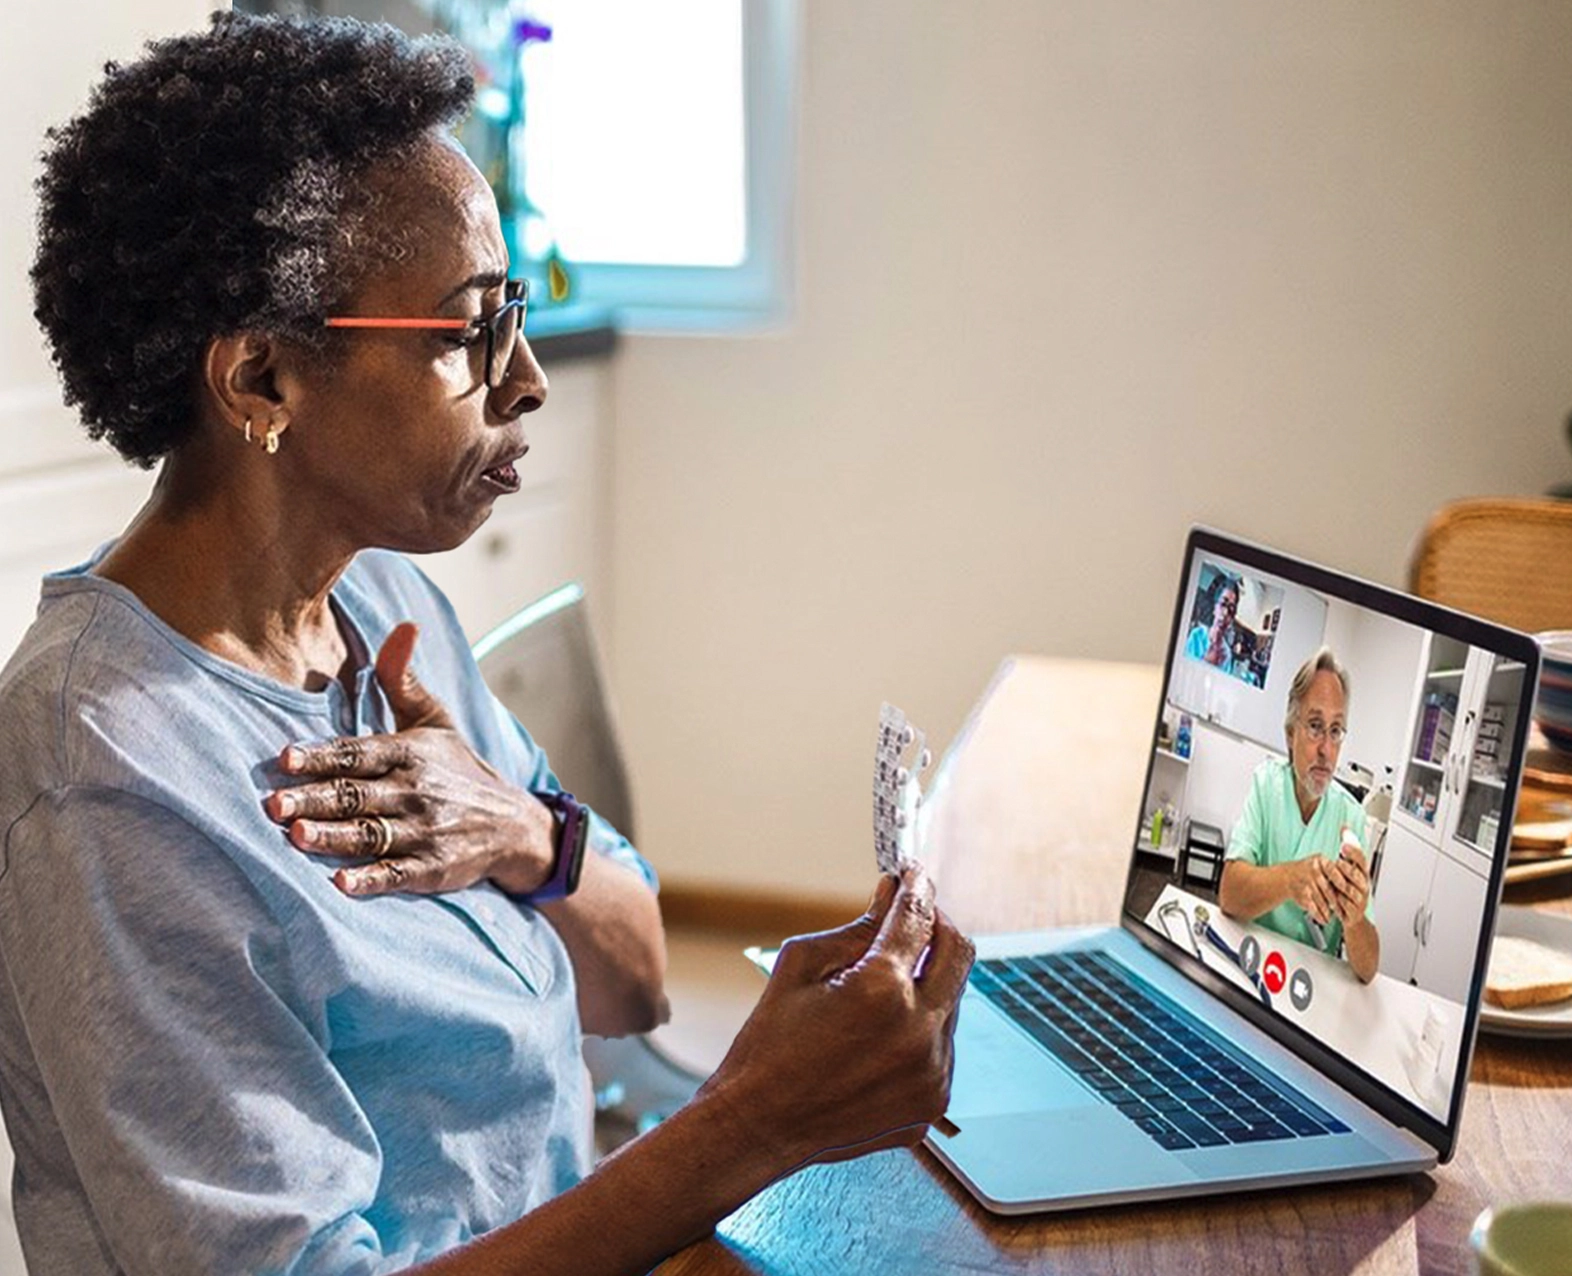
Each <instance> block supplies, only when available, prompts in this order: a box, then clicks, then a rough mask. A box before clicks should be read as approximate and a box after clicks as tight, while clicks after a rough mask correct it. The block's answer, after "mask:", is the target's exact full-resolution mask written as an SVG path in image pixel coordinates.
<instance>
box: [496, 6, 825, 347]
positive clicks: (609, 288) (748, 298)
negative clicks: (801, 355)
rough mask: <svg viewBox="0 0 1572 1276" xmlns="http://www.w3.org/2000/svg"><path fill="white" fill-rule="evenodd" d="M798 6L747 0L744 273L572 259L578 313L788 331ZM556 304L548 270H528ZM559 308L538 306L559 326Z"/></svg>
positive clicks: (674, 327) (627, 323)
mask: <svg viewBox="0 0 1572 1276" xmlns="http://www.w3.org/2000/svg"><path fill="white" fill-rule="evenodd" d="M798 21H799V11H798V0H742V39H743V64H742V65H743V116H744V183H745V192H744V194H745V201H746V203H745V206H746V210H747V212H746V227H747V232H746V233H747V252H746V255H745V256H744V258H743V260H742V261H741V262H739V263H738V264H737V265H735V266H673V265H638V264H633V263H622V262H579V261H575V260H573V259H572V258H565V259H564V264H565V265H566V266H567V268H568V270H569V272H570V274H571V276H572V279H573V291H572V295H571V297H570V298H569V304H570V305H575V306H582V307H586V308H590V309H595V310H604V311H609V312H611V313H612V315H613V316H614V318H615V322H616V324H617V326H618V327H619V328H622V329H624V330H628V331H634V332H638V331H652V332H728V331H744V330H748V331H751V330H759V329H769V328H774V327H778V326H781V325H783V324H784V323H785V322H786V321H787V320H788V319H789V318H790V317H791V314H792V311H793V305H792V302H793V287H794V282H795V280H794V270H793V265H794V257H795V218H794V216H793V187H794V178H795V170H796V141H797V127H796V123H797V118H796V117H797V51H798V44H799V26H798ZM518 269H520V270H521V272H522V273H526V274H528V275H530V276H531V277H532V278H537V279H539V281H540V285H542V286H539V287H538V291H532V299H533V298H535V297H539V298H544V297H545V296H546V295H547V291H546V288H545V287H544V286H543V285H544V282H545V280H544V271H545V267H544V264H543V263H541V262H538V261H530V262H528V263H521V265H520V267H519V268H518ZM565 308H566V307H554V306H552V305H550V304H547V303H544V302H537V303H535V304H534V305H533V306H532V314H531V317H532V319H533V318H537V317H538V318H539V319H541V321H542V323H543V324H546V323H549V321H548V320H547V319H546V316H547V315H549V314H551V312H552V311H553V310H554V309H565Z"/></svg>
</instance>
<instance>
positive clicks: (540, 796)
mask: <svg viewBox="0 0 1572 1276" xmlns="http://www.w3.org/2000/svg"><path fill="white" fill-rule="evenodd" d="M535 797H536V799H537V800H539V802H540V803H541V804H542V805H543V806H544V807H545V808H546V809H547V810H549V811H550V812H551V813H552V816H553V820H552V823H553V824H554V825H555V826H556V828H557V830H558V834H557V839H556V843H557V850H556V856H555V858H554V859H553V860H552V864H551V875H550V876H549V877H547V878H546V880H545V881H544V882H542V883H541V884H540V885H539V886H538V887H536V888H535V889H534V890H532V891H530V893H529V894H527V895H520V896H518V897H517V898H519V899H521V900H523V901H524V903H526V904H548V903H550V902H551V901H552V900H554V899H566V898H567V897H568V896H569V895H571V894H573V892H574V891H576V890H577V889H578V888H579V874H580V873H581V872H583V869H584V850H585V848H586V847H587V846H588V845H589V810H588V808H586V807H585V806H584V805H583V804H582V803H580V802H579V801H578V800H577V799H576V798H575V797H574V796H573V794H571V793H567V792H564V791H562V790H560V789H550V790H546V791H543V792H539V793H536V794H535Z"/></svg>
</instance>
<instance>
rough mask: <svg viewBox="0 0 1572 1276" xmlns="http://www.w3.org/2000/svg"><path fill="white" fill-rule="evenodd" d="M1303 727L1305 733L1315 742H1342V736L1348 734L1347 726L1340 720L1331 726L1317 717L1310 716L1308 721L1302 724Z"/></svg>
mask: <svg viewBox="0 0 1572 1276" xmlns="http://www.w3.org/2000/svg"><path fill="white" fill-rule="evenodd" d="M1304 728H1305V734H1306V735H1307V736H1309V737H1310V738H1311V739H1312V740H1314V741H1315V742H1316V743H1317V744H1319V743H1320V742H1321V741H1322V740H1330V741H1331V742H1332V743H1333V744H1342V742H1343V739H1344V737H1345V736H1347V735H1348V728H1347V727H1345V726H1344V725H1343V724H1342V723H1341V722H1334V723H1333V724H1332V725H1331V726H1327V725H1326V723H1324V722H1322V721H1321V719H1319V718H1311V719H1310V721H1309V722H1307V723H1305V724H1304Z"/></svg>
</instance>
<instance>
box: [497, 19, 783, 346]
mask: <svg viewBox="0 0 1572 1276" xmlns="http://www.w3.org/2000/svg"><path fill="white" fill-rule="evenodd" d="M794 9H795V3H794V0H680V3H673V4H666V5H658V4H651V3H649V0H539V3H537V4H534V5H532V6H531V8H530V14H531V16H532V17H533V18H536V19H538V21H539V22H540V23H541V24H543V25H545V26H549V27H550V28H551V33H552V34H551V39H550V41H549V42H533V43H529V44H526V45H525V46H524V52H523V58H522V63H523V68H524V75H523V84H524V103H523V107H524V119H525V126H524V128H523V130H522V132H523V145H522V148H515V150H514V152H513V154H514V156H515V158H516V162H517V164H518V167H519V168H521V169H522V174H521V189H522V193H523V194H524V196H525V197H526V201H525V202H524V203H523V205H522V206H520V207H517V208H516V209H515V210H514V214H513V215H514V225H513V231H514V235H513V236H512V237H511V239H510V246H511V247H512V248H513V250H514V252H515V254H516V255H518V256H520V257H521V258H522V259H525V260H528V261H530V262H531V263H540V262H542V261H543V260H544V258H545V256H546V255H547V253H548V252H549V251H550V249H551V246H552V243H553V241H554V243H555V246H556V248H557V250H558V251H559V252H560V254H561V256H562V258H563V259H565V261H566V262H567V263H568V268H569V272H570V277H571V280H572V285H573V299H575V300H578V301H582V302H586V303H589V304H593V305H597V306H607V307H610V308H612V309H614V310H616V311H617V312H618V315H619V317H620V319H621V321H622V322H623V323H625V324H626V325H627V326H630V327H635V328H639V327H643V328H676V329H711V330H714V329H726V328H735V327H747V326H758V325H762V324H768V323H770V322H772V321H776V320H779V319H780V318H781V317H782V316H783V315H784V314H785V311H786V299H787V297H788V295H789V285H790V264H791V262H790V249H791V218H790V216H789V212H790V195H791V187H790V182H791V167H792V154H793V129H792V126H791V125H792V118H793V102H792V92H793V78H794V66H795V43H796V33H795V12H794ZM493 103H494V104H495V99H493ZM520 151H521V152H522V153H520ZM537 211H538V214H539V215H538V216H537V215H536V213H537ZM541 273H542V274H543V273H544V271H543V269H542V272H541ZM543 282H544V281H543Z"/></svg>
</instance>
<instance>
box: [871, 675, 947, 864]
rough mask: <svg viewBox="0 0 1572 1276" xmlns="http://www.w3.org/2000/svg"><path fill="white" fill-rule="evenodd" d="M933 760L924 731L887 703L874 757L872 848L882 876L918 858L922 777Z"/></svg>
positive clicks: (881, 720) (880, 717)
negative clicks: (918, 819)
mask: <svg viewBox="0 0 1572 1276" xmlns="http://www.w3.org/2000/svg"><path fill="white" fill-rule="evenodd" d="M931 760H932V759H931V757H930V755H929V753H928V748H927V744H926V741H925V738H924V736H923V733H922V732H921V731H919V730H918V729H917V728H916V727H914V726H913V725H912V724H911V723H910V722H908V721H907V720H906V715H905V714H904V713H902V712H901V711H900V710H899V709H897V708H896V707H895V706H894V705H893V704H885V705H883V706H882V707H881V708H880V710H879V743H878V746H877V748H876V749H875V750H874V758H873V850H874V857H875V858H876V859H877V860H878V862H879V872H881V873H899V872H900V871H901V869H902V868H903V867H904V866H905V865H906V864H907V863H908V862H909V861H910V860H912V859H913V858H915V856H916V851H917V811H918V808H919V807H921V806H922V775H923V772H924V771H926V770H927V769H928V764H929V762H930V761H931Z"/></svg>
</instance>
